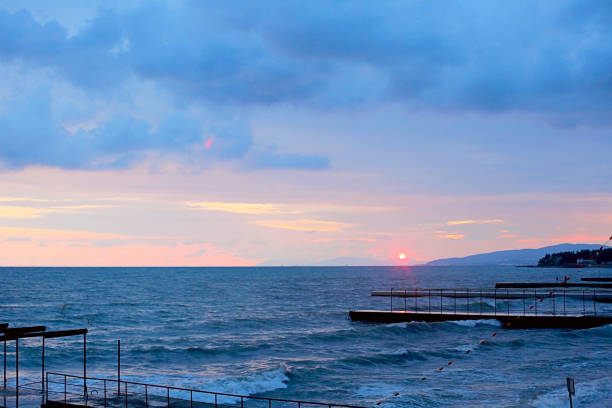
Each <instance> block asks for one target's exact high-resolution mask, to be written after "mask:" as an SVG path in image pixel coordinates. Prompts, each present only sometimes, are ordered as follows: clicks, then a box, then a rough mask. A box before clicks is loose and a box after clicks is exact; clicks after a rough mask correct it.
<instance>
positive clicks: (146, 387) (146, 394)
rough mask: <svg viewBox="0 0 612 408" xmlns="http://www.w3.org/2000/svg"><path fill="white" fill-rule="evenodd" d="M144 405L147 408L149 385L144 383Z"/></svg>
mask: <svg viewBox="0 0 612 408" xmlns="http://www.w3.org/2000/svg"><path fill="white" fill-rule="evenodd" d="M145 407H146V408H149V386H148V385H146V384H145Z"/></svg>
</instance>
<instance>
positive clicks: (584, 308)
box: [582, 289, 586, 316]
mask: <svg viewBox="0 0 612 408" xmlns="http://www.w3.org/2000/svg"><path fill="white" fill-rule="evenodd" d="M582 315H583V316H586V306H585V305H584V289H583V290H582Z"/></svg>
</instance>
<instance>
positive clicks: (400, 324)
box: [385, 322, 429, 328]
mask: <svg viewBox="0 0 612 408" xmlns="http://www.w3.org/2000/svg"><path fill="white" fill-rule="evenodd" d="M427 325H429V323H427V322H401V323H387V324H385V327H404V328H407V327H408V326H427Z"/></svg>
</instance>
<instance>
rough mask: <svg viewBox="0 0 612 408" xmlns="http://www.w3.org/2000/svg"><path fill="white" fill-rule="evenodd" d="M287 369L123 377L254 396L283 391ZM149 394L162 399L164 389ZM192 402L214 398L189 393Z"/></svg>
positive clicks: (183, 395) (222, 400) (184, 395)
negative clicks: (214, 375)
mask: <svg viewBox="0 0 612 408" xmlns="http://www.w3.org/2000/svg"><path fill="white" fill-rule="evenodd" d="M289 372H290V369H289V368H288V367H287V366H284V365H283V366H279V367H278V368H275V369H273V370H266V371H260V372H256V373H253V374H249V375H245V376H241V377H229V376H227V377H217V378H210V377H198V376H189V377H178V376H172V375H170V376H164V375H153V376H146V377H140V376H130V377H129V378H127V377H126V379H128V380H129V381H137V382H146V383H150V384H160V385H169V386H172V387H178V388H188V389H195V390H201V391H208V392H218V393H224V394H234V395H245V396H248V395H256V394H261V393H264V392H268V391H273V390H277V389H281V388H287V386H288V384H289V382H290V381H291V379H290V377H289ZM149 392H150V394H151V395H157V396H159V397H164V396H165V395H166V394H165V392H166V391H165V390H156V389H154V388H151V387H150V388H149ZM190 396H191V395H190V393H189V392H188V391H181V390H172V392H171V398H176V399H187V400H188V399H189V398H190ZM218 398H219V399H218V403H219V404H230V403H235V402H236V401H240V399H239V398H232V397H221V396H219V397H218ZM193 400H194V401H199V402H214V395H212V394H206V393H193Z"/></svg>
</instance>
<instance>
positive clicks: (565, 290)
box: [563, 288, 567, 316]
mask: <svg viewBox="0 0 612 408" xmlns="http://www.w3.org/2000/svg"><path fill="white" fill-rule="evenodd" d="M565 292H567V289H565V288H563V316H566V315H567V313H566V312H565Z"/></svg>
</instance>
